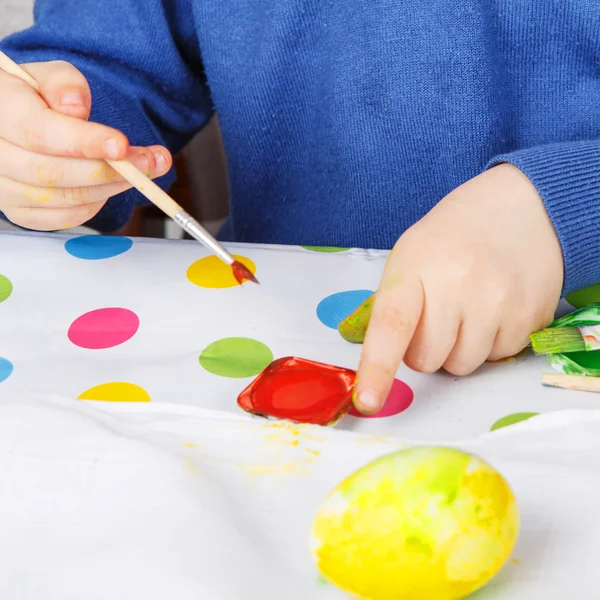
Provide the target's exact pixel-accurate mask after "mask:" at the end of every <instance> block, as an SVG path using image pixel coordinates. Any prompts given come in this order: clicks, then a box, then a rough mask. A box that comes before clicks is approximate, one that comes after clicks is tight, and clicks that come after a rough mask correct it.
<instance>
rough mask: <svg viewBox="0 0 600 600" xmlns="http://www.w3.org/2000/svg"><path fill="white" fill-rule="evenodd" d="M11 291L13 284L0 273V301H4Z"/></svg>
mask: <svg viewBox="0 0 600 600" xmlns="http://www.w3.org/2000/svg"><path fill="white" fill-rule="evenodd" d="M12 291H13V286H12V283H11V282H10V279H8V278H7V277H4V275H0V302H4V301H5V300H6V299H7V298H8V297H9V296H10V295H11V294H12Z"/></svg>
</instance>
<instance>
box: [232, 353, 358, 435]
mask: <svg viewBox="0 0 600 600" xmlns="http://www.w3.org/2000/svg"><path fill="white" fill-rule="evenodd" d="M355 379H356V372H355V371H352V370H351V369H344V368H341V367H334V366H332V365H326V364H323V363H318V362H313V361H310V360H306V359H304V358H296V357H287V358H280V359H278V360H275V361H273V362H272V363H271V364H270V365H269V366H268V367H267V368H266V369H265V370H264V371H263V372H262V373H261V374H260V375H259V376H258V377H257V378H256V379H255V380H254V381H253V382H252V383H251V384H250V385H249V386H248V387H247V388H246V389H245V390H244V391H243V392H242V393H241V394H240V395H239V397H238V405H239V406H240V407H241V408H242V409H244V410H245V411H246V412H249V413H252V414H255V415H260V416H268V417H275V418H277V419H286V420H289V421H295V422H297V423H311V424H314V425H333V424H335V423H336V422H337V421H339V420H340V419H341V418H342V417H343V416H344V415H345V414H346V413H347V412H348V410H349V409H350V407H351V406H352V388H353V386H354V381H355Z"/></svg>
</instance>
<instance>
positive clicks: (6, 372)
mask: <svg viewBox="0 0 600 600" xmlns="http://www.w3.org/2000/svg"><path fill="white" fill-rule="evenodd" d="M12 372H13V365H12V363H11V362H10V361H9V360H6V359H5V358H2V357H0V383H2V382H3V381H5V380H6V379H8V378H9V377H10V375H11V373H12Z"/></svg>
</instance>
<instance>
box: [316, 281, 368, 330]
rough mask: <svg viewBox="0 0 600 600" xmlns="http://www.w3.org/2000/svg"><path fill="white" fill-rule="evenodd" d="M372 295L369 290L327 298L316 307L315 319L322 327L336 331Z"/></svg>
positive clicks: (339, 293)
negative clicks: (325, 326)
mask: <svg viewBox="0 0 600 600" xmlns="http://www.w3.org/2000/svg"><path fill="white" fill-rule="evenodd" d="M373 293H374V292H372V291H371V290H350V291H348V292H338V293H337V294H332V295H331V296H327V298H323V300H321V302H319V306H317V317H319V320H320V321H321V323H323V325H327V327H331V329H337V326H338V325H339V324H340V323H341V322H342V321H343V320H344V319H345V318H346V317H347V316H348V315H350V314H352V313H353V312H354V311H355V310H356V309H357V308H358V307H359V306H360V305H361V304H362V303H363V302H364V301H365V300H366V299H367V298H369V297H370V296H372V295H373Z"/></svg>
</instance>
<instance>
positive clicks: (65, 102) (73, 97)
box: [60, 92, 85, 106]
mask: <svg viewBox="0 0 600 600" xmlns="http://www.w3.org/2000/svg"><path fill="white" fill-rule="evenodd" d="M60 105H61V106H85V101H84V100H83V96H82V95H81V94H79V93H78V92H66V93H65V94H63V95H62V97H61V99H60Z"/></svg>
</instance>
